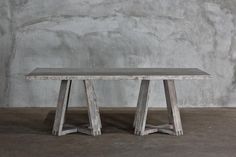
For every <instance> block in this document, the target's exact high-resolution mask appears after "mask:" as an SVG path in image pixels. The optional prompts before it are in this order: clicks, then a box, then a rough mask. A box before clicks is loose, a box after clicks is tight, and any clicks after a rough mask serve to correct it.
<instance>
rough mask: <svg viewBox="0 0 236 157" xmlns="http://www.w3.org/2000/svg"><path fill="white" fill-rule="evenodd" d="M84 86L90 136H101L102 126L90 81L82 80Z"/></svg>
mask: <svg viewBox="0 0 236 157" xmlns="http://www.w3.org/2000/svg"><path fill="white" fill-rule="evenodd" d="M84 85H85V91H86V95H87V105H88V115H89V122H90V127H91V134H92V135H93V136H96V135H101V128H102V125H101V119H100V114H99V108H98V106H97V99H96V94H95V91H94V86H93V82H92V80H84Z"/></svg>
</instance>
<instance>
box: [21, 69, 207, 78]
mask: <svg viewBox="0 0 236 157" xmlns="http://www.w3.org/2000/svg"><path fill="white" fill-rule="evenodd" d="M207 78H210V75H209V74H208V73H206V72H204V71H202V70H199V69H197V68H36V69H34V70H33V71H32V72H31V73H29V74H28V75H26V79H29V80H88V79H89V80H182V79H207Z"/></svg>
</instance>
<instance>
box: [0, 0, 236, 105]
mask: <svg viewBox="0 0 236 157" xmlns="http://www.w3.org/2000/svg"><path fill="white" fill-rule="evenodd" d="M0 8H1V9H0V48H1V55H0V56H1V63H0V64H1V66H0V71H1V80H0V81H1V84H0V87H1V88H0V106H9V107H27V106H28V107H40V106H45V107H46V106H55V104H56V99H57V94H58V89H59V82H57V83H54V82H50V81H27V80H25V78H24V75H25V74H27V73H28V72H30V71H31V70H33V69H34V68H36V67H90V68H92V67H106V68H108V67H176V68H178V67H197V68H200V69H202V70H205V71H207V72H209V73H210V74H211V75H212V76H213V79H212V80H205V81H178V82H177V83H176V84H177V94H178V95H177V96H178V98H179V104H180V106H182V107H205V106H208V107H209V106H224V107H226V106H234V107H235V106H236V103H235V102H236V88H235V87H236V36H235V33H236V31H235V28H236V1H234V0H228V1H220V0H204V1H203V0H175V1H172V0H165V1H162V0H145V1H143V0H129V1H127V0H93V1H88V0H68V1H63V0H57V1H56V0H41V1H38V0H3V1H1V2H0ZM139 83H140V82H138V81H115V82H114V81H97V82H95V89H96V92H97V95H98V103H99V105H101V106H122V107H124V106H135V104H136V101H137V95H138V89H139ZM74 84H75V85H74V86H73V89H72V90H73V92H72V101H71V102H70V105H71V106H83V105H84V104H85V103H86V102H85V100H84V93H83V92H84V89H83V86H82V84H81V83H80V82H75V83H74ZM153 85H154V86H153V89H152V90H154V92H152V93H153V94H152V96H151V103H150V105H151V106H164V105H165V100H164V92H163V87H162V82H160V81H157V82H153Z"/></svg>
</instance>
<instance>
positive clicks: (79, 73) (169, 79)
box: [26, 68, 209, 136]
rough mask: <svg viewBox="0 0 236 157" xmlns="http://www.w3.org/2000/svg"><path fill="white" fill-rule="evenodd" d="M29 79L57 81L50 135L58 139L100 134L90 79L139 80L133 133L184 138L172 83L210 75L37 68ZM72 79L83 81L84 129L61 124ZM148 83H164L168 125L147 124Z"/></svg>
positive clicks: (183, 70) (171, 70)
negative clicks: (78, 134)
mask: <svg viewBox="0 0 236 157" xmlns="http://www.w3.org/2000/svg"><path fill="white" fill-rule="evenodd" d="M26 78H27V79H29V80H36V79H40V80H60V81H61V86H60V92H59V97H58V103H57V109H56V115H55V120H54V125H53V131H52V133H53V135H57V136H61V135H65V134H68V133H73V132H82V133H86V134H91V135H93V136H96V135H100V134H101V128H102V125H101V119H100V114H99V108H98V106H97V102H96V94H95V91H94V86H93V80H141V86H140V91H139V97H138V104H137V110H136V114H135V119H134V128H135V131H134V133H135V134H136V135H147V134H150V133H154V132H164V133H168V134H171V135H176V136H179V135H183V129H182V123H181V118H180V113H179V109H178V106H177V97H176V90H175V83H174V80H183V79H207V78H209V74H208V73H206V72H204V71H201V70H199V69H196V68H113V69H101V68H99V69H92V68H85V69H75V68H74V69H73V68H36V69H35V70H33V71H32V72H31V73H29V74H28V75H26ZM72 80H83V83H84V86H85V92H86V95H87V102H88V103H87V106H88V115H89V122H90V124H89V125H88V126H86V127H82V126H80V127H74V126H70V125H69V126H68V125H67V126H66V125H64V118H65V113H66V110H67V107H68V102H69V97H70V90H71V84H72ZM150 80H163V83H164V89H165V96H166V103H167V110H168V118H169V123H168V124H166V125H161V126H160V125H159V126H153V125H148V124H147V125H146V118H147V111H148V100H149V95H150V91H151V90H150Z"/></svg>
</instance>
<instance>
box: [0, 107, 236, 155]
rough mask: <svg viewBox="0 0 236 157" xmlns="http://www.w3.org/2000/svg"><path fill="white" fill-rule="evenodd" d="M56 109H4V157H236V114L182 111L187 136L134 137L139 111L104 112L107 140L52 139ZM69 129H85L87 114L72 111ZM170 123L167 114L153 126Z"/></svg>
mask: <svg viewBox="0 0 236 157" xmlns="http://www.w3.org/2000/svg"><path fill="white" fill-rule="evenodd" d="M54 114H55V112H54V109H52V108H17V109H0V157H54V156H55V157H73V156H75V157H205V156H206V157H236V109H235V108H218V109H216V108H213V109H209V108H205V109H181V116H182V122H183V128H184V135H183V136H180V137H176V136H170V135H166V134H157V133H155V134H151V135H148V136H143V137H140V136H135V135H133V134H132V133H133V128H132V122H133V117H134V111H133V110H132V109H130V110H102V112H101V118H102V123H103V129H102V131H103V134H102V135H101V136H97V137H92V136H88V135H83V134H70V135H66V136H62V137H56V136H52V135H51V127H52V123H53V119H54ZM66 121H67V122H68V123H72V124H76V125H79V124H84V123H86V122H87V121H88V118H87V114H86V111H84V110H80V111H79V110H78V109H71V110H69V112H68V114H67V120H66ZM166 122H167V113H166V111H165V110H163V109H160V110H157V111H156V110H152V111H149V113H148V123H151V124H163V123H166Z"/></svg>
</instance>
